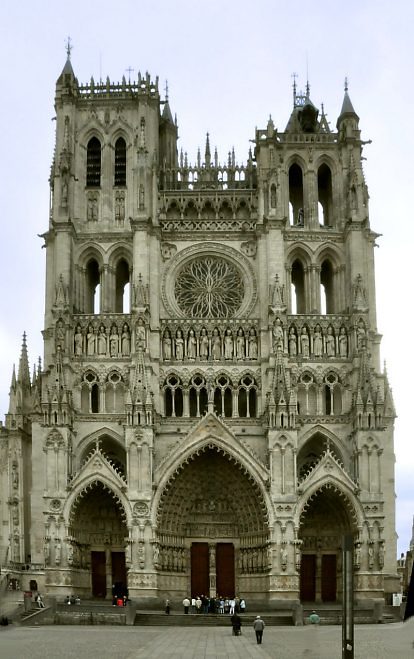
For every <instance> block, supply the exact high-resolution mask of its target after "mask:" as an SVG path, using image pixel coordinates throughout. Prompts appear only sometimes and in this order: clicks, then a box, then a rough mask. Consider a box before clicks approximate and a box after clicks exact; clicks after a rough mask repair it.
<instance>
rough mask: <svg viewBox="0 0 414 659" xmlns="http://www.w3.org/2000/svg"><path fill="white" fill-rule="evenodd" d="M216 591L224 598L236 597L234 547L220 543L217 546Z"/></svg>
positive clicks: (226, 543)
mask: <svg viewBox="0 0 414 659" xmlns="http://www.w3.org/2000/svg"><path fill="white" fill-rule="evenodd" d="M216 575H217V577H216V591H217V595H220V596H222V597H234V596H235V594H236V593H235V579H234V545H233V544H232V543H231V542H219V543H218V544H217V545H216Z"/></svg>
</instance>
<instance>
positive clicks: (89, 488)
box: [68, 478, 127, 525]
mask: <svg viewBox="0 0 414 659" xmlns="http://www.w3.org/2000/svg"><path fill="white" fill-rule="evenodd" d="M96 486H101V487H103V489H104V490H106V491H107V492H108V493H109V494H110V495H111V496H112V498H113V499H114V501H115V503H116V504H117V506H118V508H119V510H120V514H121V518H122V521H123V522H124V523H125V524H127V513H126V510H125V507H124V503H123V501H122V500H121V498H120V497H119V496H118V495H117V494H116V493H115V492H114V491H113V489H112V488H111V487H109V486H108V485H107V484H106V483H104V482H103V480H102V479H101V478H94V479H93V480H90V481H88V482H87V483H86V484H85V485H84V486H83V487H82V489H81V490H79V492H77V493H76V495H75V497H74V499H73V501H72V503H71V506H70V512H69V519H68V523H69V525H73V524H74V523H75V518H76V510H77V508H78V506H79V504H80V503H81V501H82V499H83V498H84V497H85V496H87V495H88V494H92V492H93V490H94V488H95V487H96Z"/></svg>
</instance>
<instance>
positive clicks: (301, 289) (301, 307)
mask: <svg viewBox="0 0 414 659" xmlns="http://www.w3.org/2000/svg"><path fill="white" fill-rule="evenodd" d="M291 292H292V295H291V297H292V309H291V312H292V314H299V313H306V302H305V272H304V269H303V264H302V262H301V261H299V259H296V261H294V262H293V264H292V290H291Z"/></svg>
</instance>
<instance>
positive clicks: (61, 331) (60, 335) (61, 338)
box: [56, 320, 66, 352]
mask: <svg viewBox="0 0 414 659" xmlns="http://www.w3.org/2000/svg"><path fill="white" fill-rule="evenodd" d="M65 334H66V331H65V326H64V324H63V321H62V320H58V322H57V323H56V348H57V347H58V346H59V347H60V349H61V350H62V352H63V351H64V350H65Z"/></svg>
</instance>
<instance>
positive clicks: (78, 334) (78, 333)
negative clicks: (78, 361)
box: [74, 325, 83, 357]
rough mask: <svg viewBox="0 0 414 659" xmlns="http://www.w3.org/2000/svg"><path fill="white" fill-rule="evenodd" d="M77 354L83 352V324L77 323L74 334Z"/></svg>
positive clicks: (78, 355)
mask: <svg viewBox="0 0 414 659" xmlns="http://www.w3.org/2000/svg"><path fill="white" fill-rule="evenodd" d="M74 344H75V355H76V356H77V357H80V356H81V354H82V352H83V336H82V330H81V326H80V325H77V327H76V330H75V336H74Z"/></svg>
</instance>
